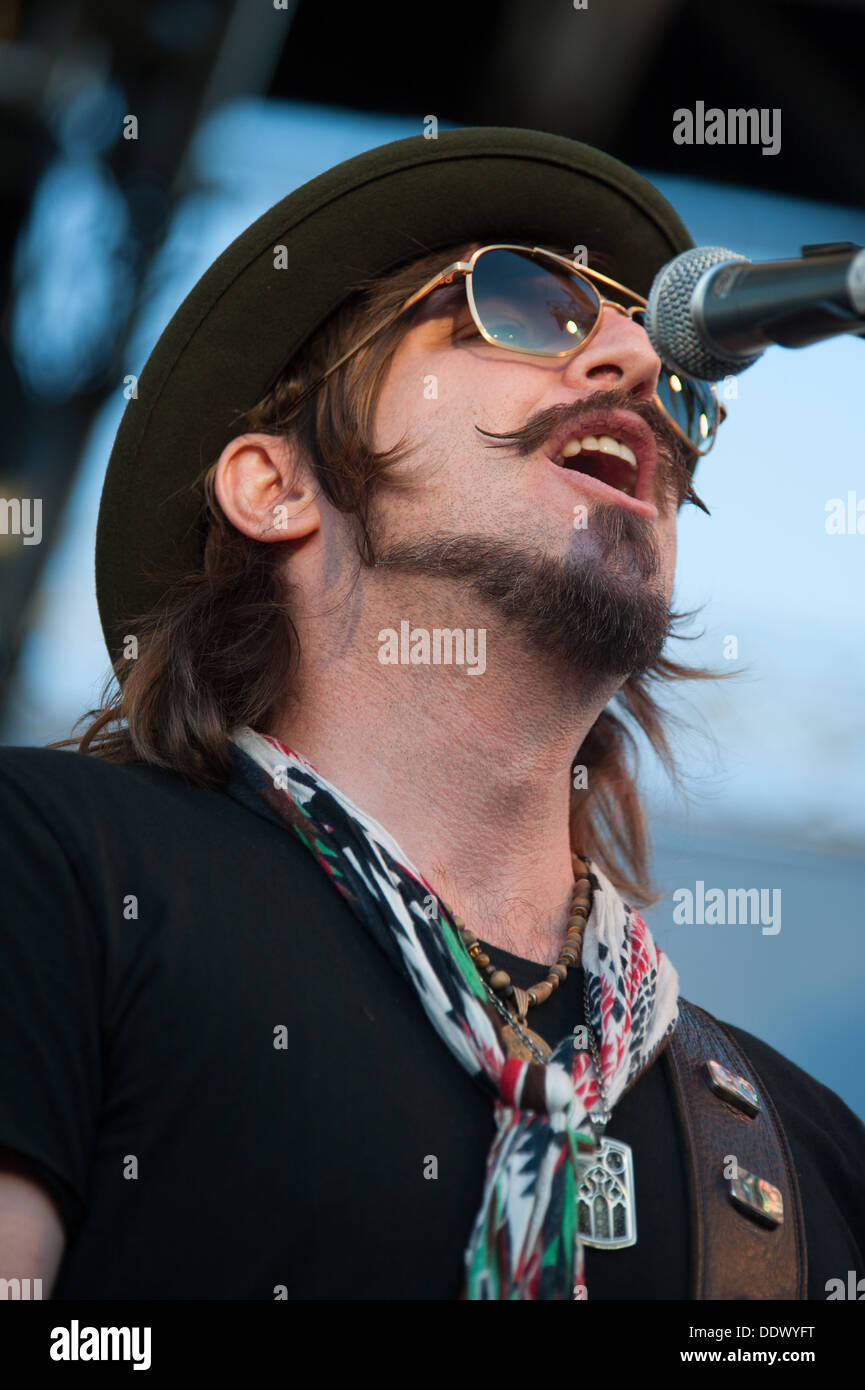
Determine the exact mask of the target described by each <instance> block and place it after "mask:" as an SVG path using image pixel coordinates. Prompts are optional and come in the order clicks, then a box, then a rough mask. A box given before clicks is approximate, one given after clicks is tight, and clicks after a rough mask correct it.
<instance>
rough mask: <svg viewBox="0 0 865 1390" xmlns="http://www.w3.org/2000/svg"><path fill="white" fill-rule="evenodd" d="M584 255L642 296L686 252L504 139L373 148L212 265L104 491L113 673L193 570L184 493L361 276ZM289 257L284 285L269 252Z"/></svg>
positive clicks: (595, 168)
mask: <svg viewBox="0 0 865 1390" xmlns="http://www.w3.org/2000/svg"><path fill="white" fill-rule="evenodd" d="M473 240H515V241H528V242H531V243H532V244H540V245H543V244H544V243H547V244H551V245H557V246H565V247H567V246H576V245H584V246H587V247H588V248H589V250H590V251H595V252H603V253H604V256H605V267H606V268H607V269H608V271H609V273H610V274H611V275H612V276H613V277H614V278H615V279H618V280H620V281H621V282H622V283H624V284H627V285H629V286H630V287H631V288H632V289H635V290H637V291H638V292H639V293H641V294H643V295H647V294H648V291H649V287H650V286H651V283H652V280H653V278H654V276H655V274H656V272H657V271H658V270H659V268H660V267H661V266H662V265H663V264H664V263H665V262H666V261H668V260H670V259H671V258H672V257H673V256H675V255H676V254H677V253H678V252H680V251H684V250H687V249H688V248H689V247H691V246H692V245H693V242H692V240H691V238H690V236H689V234H688V232H687V229H686V228H685V226H684V224H683V223H682V222H681V221H680V219H679V217H678V215H677V214H676V213H675V211H674V210H673V208H672V207H671V206H670V204H669V203H668V202H667V201H666V199H665V198H664V197H663V196H662V195H661V194H660V193H659V192H658V190H657V189H656V188H655V187H654V186H653V185H652V184H651V183H649V182H648V181H647V180H646V179H644V178H642V177H641V176H640V175H639V174H636V173H635V172H634V171H633V170H632V169H629V168H628V167H627V166H626V165H624V164H622V163H620V162H619V161H618V160H616V159H613V158H612V156H610V155H607V154H604V153H602V152H601V151H599V150H596V149H593V148H591V147H590V146H588V145H583V144H581V143H579V142H577V141H575V140H570V139H566V138H564V137H562V136H557V135H550V134H547V133H545V132H542V131H532V130H520V129H509V128H506V127H474V128H470V129H464V130H448V131H442V132H440V133H439V135H438V137H437V138H436V139H425V138H424V137H423V136H422V135H418V136H412V137H410V138H408V139H404V140H397V141H394V142H393V143H391V144H388V145H382V146H379V147H378V148H376V149H373V150H369V151H367V152H365V153H364V154H361V155H359V156H357V157H355V158H353V159H349V160H347V161H345V162H344V163H342V164H338V165H336V166H335V167H334V168H332V169H329V170H328V171H327V172H326V173H324V174H321V175H319V177H317V178H315V179H312V180H311V181H310V182H309V183H306V184H304V185H303V186H302V187H300V188H298V189H296V190H295V191H294V192H293V193H290V194H289V195H288V196H287V197H285V198H283V199H282V200H281V201H280V202H279V203H276V204H275V205H274V207H272V208H270V209H269V211H268V212H266V213H264V214H263V216H261V217H260V218H258V219H257V221H255V222H253V223H252V225H251V226H249V227H248V228H247V229H246V231H244V232H243V233H242V234H241V236H239V237H238V238H237V239H236V240H235V241H234V242H232V243H231V245H230V246H228V247H227V249H226V250H225V251H224V252H223V253H222V254H221V255H220V256H219V257H218V259H217V260H216V261H214V263H213V265H212V266H211V267H210V268H209V269H208V270H207V271H206V272H205V274H204V275H203V276H202V278H201V279H200V280H199V281H198V283H197V284H196V285H195V286H194V288H193V289H192V290H191V292H190V293H189V295H188V296H187V298H186V299H185V300H184V301H183V303H182V304H181V306H180V308H179V309H178V310H177V312H176V313H175V315H174V317H173V318H172V319H171V321H170V323H169V324H168V326H167V327H166V329H165V330H164V332H163V333H162V335H161V337H160V338H159V340H158V342H157V343H156V346H155V347H154V348H153V351H152V352H151V354H150V356H149V358H148V360H147V363H146V365H145V367H144V369H143V371H142V373H141V376H140V378H139V381H138V385H137V397H136V398H134V399H131V400H130V401H129V403H128V404H127V406H126V409H125V411H124V414H123V418H122V420H121V423H120V427H119V429H118V432H117V437H116V440H115V443H114V447H113V449H112V452H111V456H110V459H109V462H108V469H107V472H106V476H105V482H104V486H103V490H102V498H101V502H100V508H99V520H98V526H97V535H96V592H97V599H98V604H99V614H100V619H101V622H102V629H103V632H104V634H105V640H106V644H107V646H108V649H109V652H110V654H111V657H112V660H116V659H117V657H118V655H119V654H120V653H121V651H122V647H123V638H124V636H125V635H126V634H127V633H129V632H130V631H134V622H135V619H136V618H137V617H138V615H140V614H143V613H147V612H149V611H151V610H152V609H153V608H155V607H158V605H159V602H160V599H162V598H163V597H164V596H165V593H166V590H167V588H168V587H169V585H170V584H171V582H172V581H173V580H174V579H176V578H178V577H179V576H180V575H182V574H187V573H193V572H195V571H197V570H200V569H201V568H202V565H203V558H204V529H203V525H202V517H201V492H200V488H198V487H196V482H197V481H198V480H199V479H200V478H201V476H202V474H203V473H204V471H205V470H206V468H207V466H208V465H209V464H210V463H212V462H213V460H214V459H216V458H217V457H218V455H219V453H220V451H221V450H222V449H223V448H224V447H225V445H226V443H227V442H228V441H229V439H231V438H232V436H233V435H235V434H236V433H238V428H237V426H236V424H235V423H234V422H235V421H236V420H237V418H238V415H239V414H242V412H244V411H246V410H248V409H249V408H250V407H251V406H253V405H254V404H255V403H256V402H257V401H259V400H260V399H261V398H262V396H263V395H264V394H265V393H266V391H267V390H268V389H269V387H270V386H271V384H272V383H273V381H274V379H275V377H276V375H277V374H278V373H279V371H280V370H281V369H282V368H283V367H284V365H285V364H286V363H287V361H288V360H289V358H290V357H291V356H293V354H294V353H295V352H296V351H297V349H298V348H299V347H301V345H302V344H303V343H304V341H305V340H306V339H307V338H309V336H310V335H311V334H312V333H314V332H315V330H316V329H317V328H318V327H319V326H320V325H321V324H322V323H323V322H324V321H325V319H327V318H328V316H329V315H330V314H331V313H332V312H333V311H334V310H335V309H336V308H337V307H338V306H339V305H340V304H341V303H342V302H343V301H344V300H345V299H346V298H347V297H348V296H349V295H350V294H351V292H352V290H353V288H354V286H355V285H356V284H357V283H358V282H359V281H361V280H363V279H366V278H368V277H370V276H374V275H378V274H385V273H387V272H388V271H390V270H393V269H395V268H396V267H397V266H399V265H401V264H405V263H406V262H407V261H410V260H412V259H414V258H415V257H417V256H421V255H424V254H426V252H428V251H434V250H435V249H436V248H437V247H439V246H441V247H444V246H449V245H453V244H455V243H459V242H462V241H473ZM276 246H285V247H286V248H287V257H286V260H287V264H288V267H289V268H288V269H278V268H275V256H274V248H275V247H276Z"/></svg>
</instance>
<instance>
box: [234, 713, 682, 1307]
mask: <svg viewBox="0 0 865 1390" xmlns="http://www.w3.org/2000/svg"><path fill="white" fill-rule="evenodd" d="M232 740H233V742H234V744H235V745H236V747H237V749H239V750H240V752H241V754H242V755H244V756H240V757H238V758H237V767H238V775H237V777H236V778H235V780H234V782H233V783H232V784H231V785H230V787H229V790H230V791H231V792H232V794H234V795H235V796H237V797H238V798H239V799H242V800H247V801H248V798H249V793H250V792H255V791H259V790H261V789H263V788H275V789H276V790H277V791H279V792H282V793H283V794H284V795H285V796H286V797H287V798H289V800H290V801H291V802H292V803H293V812H294V814H293V815H292V817H291V821H292V829H293V831H294V833H295V834H296V835H297V836H298V837H299V838H300V839H301V840H302V841H303V843H304V844H305V845H306V847H307V849H308V850H309V851H310V853H312V854H313V855H314V856H315V858H316V859H317V860H318V862H319V864H320V865H321V867H322V868H323V869H324V871H325V873H326V874H327V875H328V876H329V878H330V879H331V880H332V881H333V883H334V885H335V886H336V888H337V889H338V890H339V892H340V893H341V894H342V895H343V897H344V898H345V899H346V901H347V902H348V903H349V904H350V906H351V907H352V909H353V911H354V912H355V913H356V915H357V917H358V918H359V919H360V921H361V922H362V923H363V924H364V926H365V927H366V928H367V930H368V931H369V932H370V934H371V935H372V936H373V938H374V939H375V940H376V941H377V943H378V945H379V946H380V947H381V949H382V950H383V951H384V952H385V953H386V954H387V956H388V957H389V959H390V960H391V961H392V962H393V964H394V967H395V968H396V969H397V970H398V971H399V972H400V973H401V974H402V975H403V976H404V977H405V978H407V979H408V980H409V981H410V983H411V984H412V985H413V987H414V989H415V990H416V992H417V996H418V999H419V1001H420V1003H421V1005H422V1006H423V1008H424V1010H425V1012H426V1014H427V1017H428V1018H429V1020H430V1023H431V1024H432V1026H433V1027H434V1028H435V1030H436V1032H437V1033H438V1034H439V1036H440V1037H441V1038H442V1040H443V1041H444V1042H445V1044H446V1045H447V1047H448V1048H450V1051H451V1052H452V1053H453V1055H454V1057H455V1058H456V1060H457V1062H459V1064H460V1066H462V1067H463V1068H464V1069H465V1070H466V1071H467V1072H468V1073H469V1075H471V1076H473V1077H474V1078H475V1079H476V1080H477V1082H478V1083H479V1084H480V1085H481V1086H482V1087H483V1088H484V1089H485V1091H486V1092H487V1093H488V1095H489V1096H490V1099H491V1103H492V1105H493V1107H494V1110H495V1117H496V1122H497V1129H496V1136H495V1139H494V1140H493V1144H492V1147H491V1149H490V1152H489V1155H488V1158H487V1169H486V1182H485V1185H484V1193H483V1199H482V1202H481V1207H480V1210H479V1212H478V1214H477V1217H476V1219H475V1223H474V1226H473V1228H472V1231H471V1233H470V1235H469V1237H468V1242H467V1246H466V1252H465V1287H464V1290H463V1296H464V1297H465V1298H467V1299H571V1298H573V1297H575V1296H577V1297H585V1293H584V1288H585V1285H584V1277H583V1274H584V1267H583V1249H582V1244H581V1242H580V1239H579V1232H578V1229H577V1187H578V1184H579V1182H580V1179H581V1176H582V1174H583V1172H584V1170H585V1166H586V1165H587V1162H588V1157H589V1153H588V1149H589V1147H590V1146H591V1142H592V1136H591V1132H590V1126H589V1124H588V1120H587V1116H588V1115H589V1114H590V1113H591V1112H592V1111H593V1110H594V1109H595V1108H596V1107H598V1106H599V1099H600V1098H599V1094H598V1088H597V1085H596V1082H595V1075H594V1067H593V1064H592V1059H591V1056H590V1054H589V1053H588V1052H587V1051H576V1050H575V1048H574V1039H573V1035H572V1034H571V1033H568V1034H567V1035H566V1037H564V1038H563V1039H562V1040H561V1042H559V1044H558V1045H557V1046H556V1047H555V1048H554V1049H553V1052H552V1055H551V1057H550V1058H549V1060H548V1062H547V1063H546V1065H542V1064H540V1063H533V1062H524V1061H520V1060H518V1059H517V1058H514V1057H510V1058H509V1057H507V1056H506V1054H505V1052H504V1050H503V1047H502V1045H501V1042H500V1041H499V1036H498V1030H497V1028H496V1026H495V1024H494V1021H493V1017H492V1016H491V1012H490V1007H491V1006H490V1005H489V1002H488V996H487V992H486V989H485V987H484V985H483V983H482V982H481V979H480V976H479V974H478V972H477V969H476V967H475V965H474V963H473V961H472V959H471V956H470V955H469V954H468V951H467V950H466V948H465V946H464V944H463V942H462V939H461V938H460V935H459V933H458V932H457V930H456V929H455V927H454V924H453V921H452V920H451V918H450V916H449V915H448V912H447V910H446V908H445V907H444V906H443V904H442V903H441V902H440V901H439V899H438V898H437V896H436V894H435V892H434V890H433V889H432V888H431V887H430V885H429V884H428V883H427V881H426V880H425V879H424V877H423V875H422V874H420V873H418V871H417V870H416V869H415V868H414V867H413V866H412V865H411V863H410V862H409V861H408V859H407V858H406V856H405V855H404V854H403V852H402V851H401V849H400V847H399V845H398V844H397V843H396V841H395V840H394V839H393V837H392V836H391V835H390V834H389V833H388V831H387V830H385V829H384V828H383V827H382V826H381V825H379V824H378V823H377V822H376V821H374V820H372V819H371V817H369V816H367V815H366V814H365V813H364V812H363V811H362V810H360V808H359V807H357V806H355V805H354V803H353V802H351V801H350V800H349V799H348V797H346V796H344V795H343V794H342V793H341V792H340V791H338V790H337V788H336V787H334V786H332V785H331V783H329V782H327V781H326V780H325V779H324V778H323V777H321V776H320V774H319V773H318V772H316V770H315V768H314V767H312V766H311V764H310V763H308V762H307V761H306V760H305V759H304V758H303V757H301V756H300V755H299V754H298V753H295V752H293V751H292V750H291V749H290V748H287V747H285V745H284V744H282V743H280V742H279V741H278V740H277V739H275V738H270V737H268V736H266V735H264V734H259V733H255V732H254V731H253V730H252V729H246V728H242V729H236V730H235V731H234V733H233V735H232ZM266 804H267V803H265V802H261V803H260V804H259V807H258V808H259V809H261V807H262V806H266ZM298 812H300V813H301V814H300V816H298V814H297V813H298ZM271 813H272V814H273V815H274V816H276V814H277V813H276V812H275V811H271ZM281 823H283V824H285V823H286V822H284V821H282V822H281ZM587 862H588V861H587ZM590 872H591V874H592V877H593V883H594V899H593V904H592V911H591V914H590V917H589V920H588V922H587V924H586V931H585V935H584V939H583V958H582V964H583V969H584V971H585V972H586V984H587V999H588V1003H589V1008H590V1013H591V1017H590V1018H588V1019H587V1020H586V1021H587V1022H588V1023H589V1025H590V1026H591V1027H592V1028H593V1029H594V1032H595V1036H596V1038H598V1039H599V1051H600V1061H601V1070H602V1072H603V1084H604V1088H605V1091H606V1103H607V1106H608V1107H612V1106H614V1105H615V1103H616V1101H617V1100H618V1098H619V1097H620V1096H621V1095H622V1094H623V1092H624V1091H625V1090H627V1089H628V1087H629V1086H630V1085H631V1084H632V1082H633V1081H634V1080H635V1079H636V1078H637V1076H638V1075H639V1074H640V1073H641V1072H642V1071H644V1070H645V1068H646V1067H647V1066H648V1065H649V1064H650V1063H651V1061H652V1060H653V1059H654V1057H655V1056H656V1055H657V1053H658V1051H659V1049H660V1048H661V1046H662V1045H663V1043H664V1041H665V1039H666V1038H667V1036H668V1035H669V1033H671V1032H672V1030H673V1028H674V1027H675V1024H676V1018H677V1003H676V1001H677V996H678V976H677V974H676V971H675V969H674V968H673V966H672V965H671V964H670V962H669V960H668V959H667V957H666V956H665V955H664V953H663V952H662V951H661V950H660V949H659V948H658V947H657V946H656V945H655V943H654V941H653V940H652V936H651V934H650V932H649V929H648V927H647V926H646V923H645V922H644V921H643V918H642V917H641V916H640V914H639V912H636V911H635V910H634V909H633V908H631V907H630V906H629V905H628V904H627V903H626V902H624V901H623V900H622V898H621V897H620V896H619V894H618V893H617V892H616V890H615V888H614V887H613V886H612V884H611V883H610V881H609V880H608V879H607V878H606V877H605V875H604V874H603V873H602V872H601V871H600V869H599V868H598V867H597V865H596V864H590ZM575 1290H579V1293H577V1294H575Z"/></svg>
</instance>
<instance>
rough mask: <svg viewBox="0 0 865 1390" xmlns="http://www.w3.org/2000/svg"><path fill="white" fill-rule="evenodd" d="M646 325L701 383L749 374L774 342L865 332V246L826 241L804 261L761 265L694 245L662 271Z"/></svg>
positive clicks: (668, 356)
mask: <svg viewBox="0 0 865 1390" xmlns="http://www.w3.org/2000/svg"><path fill="white" fill-rule="evenodd" d="M645 325H646V332H647V333H648V335H649V340H650V342H651V344H652V347H653V348H654V349H655V352H656V353H657V354H658V356H659V357H660V359H661V361H662V362H663V363H664V365H665V366H666V367H669V368H672V370H673V371H676V372H680V373H681V374H682V375H683V376H690V377H697V378H698V379H699V380H701V381H719V380H720V378H721V377H724V376H730V375H735V374H736V373H737V372H743V371H744V370H745V368H746V367H750V366H752V365H753V363H754V362H756V361H757V359H758V357H761V356H762V354H763V353H764V352H765V350H766V348H767V347H769V346H770V345H771V344H772V343H780V344H781V346H782V347H790V348H794V347H807V346H808V345H809V344H810V343H818V342H820V341H822V340H823V339H824V338H833V337H835V336H836V335H837V334H840V333H853V334H865V248H863V247H861V246H857V245H855V243H853V242H850V241H835V242H820V243H818V244H816V245H814V246H803V247H802V259H801V260H790V261H767V262H765V263H764V264H760V265H754V264H753V263H752V262H751V261H749V260H748V259H747V258H746V257H745V256H739V255H737V254H736V252H735V251H727V250H725V249H724V247H722V246H697V247H694V248H693V249H692V250H691V251H683V252H682V254H681V255H680V256H676V257H675V258H674V259H673V260H672V261H670V262H669V263H668V264H667V265H665V266H662V268H661V269H660V270H659V271H658V274H657V275H656V276H655V279H654V282H653V284H652V288H651V290H650V291H649V303H648V307H647V309H646V316H645Z"/></svg>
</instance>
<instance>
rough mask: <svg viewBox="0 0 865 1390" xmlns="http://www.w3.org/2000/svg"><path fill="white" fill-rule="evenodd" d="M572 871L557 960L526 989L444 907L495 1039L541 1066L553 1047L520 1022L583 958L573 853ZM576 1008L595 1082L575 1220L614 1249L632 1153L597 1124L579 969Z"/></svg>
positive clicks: (600, 1111)
mask: <svg viewBox="0 0 865 1390" xmlns="http://www.w3.org/2000/svg"><path fill="white" fill-rule="evenodd" d="M572 858H573V864H574V871H575V874H574V876H575V884H574V896H573V898H572V901H571V910H570V916H569V922H568V934H567V939H566V942H565V945H564V947H563V948H562V951H561V952H560V954H559V958H558V961H557V962H556V964H555V965H554V966H552V967H551V969H550V971H549V973H548V974H547V977H546V979H545V980H543V981H540V982H539V983H538V984H537V985H534V986H533V987H532V988H531V989H529V990H523V989H519V988H518V987H517V986H515V985H512V984H511V981H510V976H509V975H508V974H507V972H506V971H504V970H498V969H497V968H496V967H495V966H494V965H493V963H492V961H491V960H490V958H489V956H488V955H487V954H486V952H485V951H484V950H483V949H482V947H481V944H480V942H479V941H478V939H477V937H476V936H475V935H474V934H473V932H471V931H470V930H469V929H468V928H467V927H466V925H465V923H464V922H463V920H462V918H460V917H456V916H454V915H453V914H451V919H452V921H453V923H454V925H455V926H456V928H457V930H458V932H459V933H460V936H461V937H462V939H463V942H464V944H465V946H466V948H467V950H468V952H469V955H470V956H471V957H472V960H473V962H474V964H475V967H476V969H477V971H478V974H479V975H480V978H481V981H482V983H483V986H484V988H485V990H486V992H487V995H488V997H489V1000H490V1002H491V1003H492V1005H493V1007H494V1009H495V1010H496V1013H497V1014H498V1015H499V1017H500V1019H501V1020H502V1024H503V1027H502V1028H501V1029H500V1033H501V1038H502V1043H503V1045H504V1047H505V1050H506V1051H507V1053H508V1056H511V1057H519V1058H521V1059H522V1060H524V1061H529V1062H537V1063H539V1064H540V1065H541V1066H546V1065H547V1063H548V1060H549V1058H550V1056H551V1053H552V1049H551V1048H550V1047H549V1045H548V1044H547V1043H546V1042H545V1041H544V1039H543V1038H542V1037H540V1036H539V1035H538V1034H537V1033H535V1032H533V1031H532V1029H531V1028H529V1027H528V1026H527V1024H526V1014H527V1012H528V1010H529V1008H531V1007H533V1006H536V1005H537V1004H539V1003H543V1002H544V1000H546V999H548V998H549V997H550V995H551V994H552V992H553V990H554V989H556V988H557V987H558V985H559V984H560V983H561V982H562V980H564V979H565V978H566V976H567V972H568V967H569V966H579V965H581V963H582V953H583V933H584V931H585V926H586V922H587V920H588V917H589V913H590V912H591V907H592V884H591V880H590V878H589V873H590V870H589V866H588V864H587V863H586V862H585V860H583V859H581V858H580V856H579V855H576V854H575V855H573V856H572ZM583 1010H584V1013H585V1020H586V1022H585V1027H586V1033H587V1036H588V1041H589V1051H590V1053H591V1057H592V1066H593V1067H594V1071H595V1086H596V1089H597V1092H598V1100H599V1102H600V1103H599V1105H598V1106H597V1107H596V1108H595V1109H594V1110H593V1111H591V1112H590V1113H589V1114H588V1115H587V1118H588V1121H589V1123H590V1125H591V1126H592V1133H593V1135H594V1139H595V1148H594V1152H593V1153H592V1154H591V1156H590V1158H589V1160H588V1163H587V1165H586V1167H585V1168H584V1169H583V1171H582V1172H581V1176H580V1180H579V1185H578V1189H577V1223H578V1228H579V1233H580V1239H581V1241H582V1243H583V1245H588V1246H592V1247H594V1248H595V1249H600V1250H621V1249H624V1248H626V1247H627V1246H630V1245H634V1244H635V1243H636V1240H637V1218H636V1210H635V1205H634V1159H633V1154H632V1152H631V1148H630V1145H628V1144H623V1143H621V1142H620V1141H619V1140H617V1139H610V1138H607V1137H606V1135H605V1134H604V1130H605V1128H606V1126H607V1124H608V1122H609V1120H610V1117H611V1115H612V1113H613V1112H612V1109H611V1108H610V1107H609V1106H608V1105H607V1090H606V1087H605V1086H604V1081H603V1074H602V1070H601V1054H600V1047H599V1044H598V1039H597V1037H596V1036H595V1030H594V1028H593V1027H592V1025H591V1021H590V1020H591V1008H590V1004H589V989H588V982H587V977H586V974H585V972H583Z"/></svg>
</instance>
